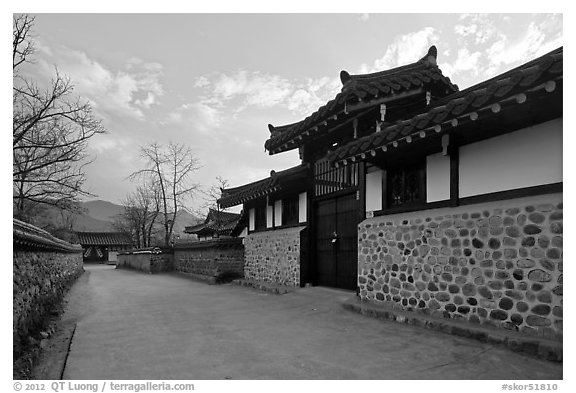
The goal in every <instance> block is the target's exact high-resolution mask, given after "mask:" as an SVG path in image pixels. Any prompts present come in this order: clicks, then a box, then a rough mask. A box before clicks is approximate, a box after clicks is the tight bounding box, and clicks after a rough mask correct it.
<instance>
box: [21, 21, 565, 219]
mask: <svg viewBox="0 0 576 393" xmlns="http://www.w3.org/2000/svg"><path fill="white" fill-rule="evenodd" d="M33 15H35V16H36V22H35V27H34V31H35V35H36V38H35V42H36V48H37V52H36V63H35V64H34V65H33V68H31V69H30V70H29V71H30V72H31V74H32V75H33V76H34V77H35V78H38V79H44V80H46V79H47V78H50V77H51V76H53V75H54V67H58V70H59V71H60V72H61V73H63V74H65V75H67V76H69V77H70V79H71V80H72V83H73V84H74V86H75V92H76V93H77V94H78V95H80V96H81V97H83V98H84V99H86V100H88V101H89V102H90V103H91V104H92V106H93V109H94V113H95V115H96V116H97V117H99V118H101V119H102V123H103V125H104V126H105V128H106V129H107V131H108V132H107V134H104V135H97V136H95V137H94V138H93V139H92V140H91V141H90V144H89V153H90V155H91V156H92V157H93V158H94V162H93V163H92V164H90V165H89V166H88V167H87V169H86V172H87V178H88V181H87V183H86V186H87V189H88V190H89V191H91V192H92V193H93V194H94V195H96V197H93V198H89V199H103V200H108V201H111V202H114V203H119V202H121V200H122V199H123V198H124V197H125V196H126V195H127V194H128V193H129V192H131V191H133V190H134V188H135V187H136V184H134V183H131V182H130V181H129V180H127V177H128V176H129V175H130V173H132V172H134V171H136V170H138V169H139V168H141V167H142V165H143V163H142V160H141V159H140V156H139V148H140V146H145V145H148V144H151V143H154V142H157V143H160V144H168V143H169V142H170V141H173V142H177V143H182V144H185V145H188V146H190V147H191V148H192V149H193V151H194V154H195V156H196V157H197V159H198V160H199V162H200V164H201V169H200V170H198V172H197V173H196V174H195V176H194V181H195V182H197V183H199V184H201V185H204V186H206V187H208V186H210V185H212V184H215V182H216V177H217V176H220V177H222V178H224V179H227V180H228V182H229V184H230V186H238V185H242V184H245V183H249V182H252V181H255V180H258V179H261V178H264V177H267V176H268V175H269V174H270V170H276V171H278V170H282V169H285V168H289V167H291V166H293V165H297V164H298V163H299V158H298V152H297V151H290V152H285V153H280V154H276V155H273V156H270V155H268V153H267V152H265V150H264V142H265V141H266V139H268V137H269V131H268V127H267V125H268V124H269V123H271V124H273V125H276V126H279V125H284V124H288V123H293V122H296V121H299V120H302V119H304V118H305V117H307V116H308V115H310V114H312V113H313V112H314V111H315V110H317V109H318V108H319V107H320V106H322V105H323V104H325V103H326V102H327V101H328V100H330V99H332V98H334V96H335V95H336V94H337V93H338V92H339V91H340V88H341V87H342V86H341V83H340V80H339V73H340V70H346V71H348V72H350V73H352V74H356V73H367V72H374V71H380V70H385V69H388V68H392V67H396V66H400V65H404V64H408V63H412V62H414V61H417V60H418V59H420V58H421V57H422V56H424V55H425V54H426V52H427V50H428V48H429V47H430V46H431V45H436V46H437V48H438V64H439V66H440V69H441V70H442V72H443V74H444V75H446V76H448V77H450V79H451V80H452V82H453V83H456V84H457V85H458V86H459V87H460V89H463V88H466V87H468V86H471V85H473V84H475V83H478V82H481V81H483V80H485V79H487V78H490V77H492V76H495V75H497V74H499V73H502V72H504V71H507V70H508V69H511V68H514V67H516V66H518V65H520V64H522V63H525V62H527V61H529V60H531V59H533V58H535V57H538V56H540V55H543V54H545V53H547V52H549V51H551V50H553V49H555V48H557V47H559V46H562V45H563V34H562V30H563V17H562V15H561V14H414V13H412V14H385V13H370V14H359V13H344V14H250V13H248V14H58V13H37V14H33ZM199 199H200V196H197V197H196V198H195V201H194V200H192V201H190V202H189V204H190V206H189V208H191V209H192V210H193V209H194V207H195V205H197V204H198V203H199Z"/></svg>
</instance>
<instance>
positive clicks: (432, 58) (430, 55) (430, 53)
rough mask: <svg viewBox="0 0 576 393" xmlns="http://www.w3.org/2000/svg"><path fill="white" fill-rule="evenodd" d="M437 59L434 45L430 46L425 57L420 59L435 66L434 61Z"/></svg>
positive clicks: (436, 50)
mask: <svg viewBox="0 0 576 393" xmlns="http://www.w3.org/2000/svg"><path fill="white" fill-rule="evenodd" d="M437 58H438V49H437V48H436V46H435V45H432V46H431V47H430V49H428V53H427V54H426V56H424V57H423V58H422V60H424V61H427V62H428V63H429V64H432V65H437V63H436V59H437Z"/></svg>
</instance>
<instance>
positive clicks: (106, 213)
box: [82, 200, 124, 222]
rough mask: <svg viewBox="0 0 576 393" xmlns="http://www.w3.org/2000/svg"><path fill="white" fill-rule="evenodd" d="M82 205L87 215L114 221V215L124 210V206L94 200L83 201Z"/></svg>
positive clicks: (101, 219)
mask: <svg viewBox="0 0 576 393" xmlns="http://www.w3.org/2000/svg"><path fill="white" fill-rule="evenodd" d="M82 207H83V208H85V209H86V210H87V211H88V216H90V217H92V218H95V219H97V220H100V221H110V222H112V221H114V218H115V216H117V215H119V214H121V213H122V212H123V211H124V207H122V206H121V205H116V204H114V203H112V202H108V201H102V200H96V201H89V202H83V203H82Z"/></svg>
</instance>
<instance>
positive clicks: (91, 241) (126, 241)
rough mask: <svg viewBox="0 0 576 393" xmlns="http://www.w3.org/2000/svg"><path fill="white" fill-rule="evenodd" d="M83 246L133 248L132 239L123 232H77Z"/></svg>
mask: <svg viewBox="0 0 576 393" xmlns="http://www.w3.org/2000/svg"><path fill="white" fill-rule="evenodd" d="M76 234H77V235H78V243H80V244H81V245H83V246H132V239H130V236H128V235H127V234H125V233H122V232H76Z"/></svg>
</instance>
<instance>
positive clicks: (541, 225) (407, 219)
mask: <svg viewBox="0 0 576 393" xmlns="http://www.w3.org/2000/svg"><path fill="white" fill-rule="evenodd" d="M358 230H359V232H358V242H359V247H358V254H359V258H358V271H359V277H358V283H359V286H360V297H361V298H362V299H363V300H368V301H372V302H375V303H389V304H391V305H393V306H395V307H399V308H402V309H406V310H412V311H421V312H424V313H427V314H431V315H433V316H440V317H444V318H452V319H462V320H466V321H468V322H471V323H475V324H487V325H493V326H496V327H500V328H504V329H510V330H519V331H520V332H522V333H525V334H530V335H539V336H543V337H547V338H552V339H558V340H561V339H562V321H563V317H562V315H563V286H562V285H563V260H562V258H563V206H562V194H551V195H544V196H535V197H527V198H519V199H512V200H507V201H499V202H491V203H485V204H478V205H469V206H460V207H456V208H446V209H436V210H428V211H420V212H412V213H405V214H395V215H388V216H381V217H374V218H371V219H367V220H365V221H363V222H362V223H361V224H359V228H358Z"/></svg>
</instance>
